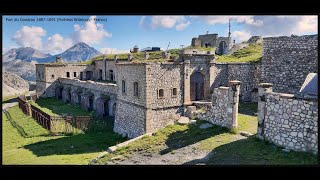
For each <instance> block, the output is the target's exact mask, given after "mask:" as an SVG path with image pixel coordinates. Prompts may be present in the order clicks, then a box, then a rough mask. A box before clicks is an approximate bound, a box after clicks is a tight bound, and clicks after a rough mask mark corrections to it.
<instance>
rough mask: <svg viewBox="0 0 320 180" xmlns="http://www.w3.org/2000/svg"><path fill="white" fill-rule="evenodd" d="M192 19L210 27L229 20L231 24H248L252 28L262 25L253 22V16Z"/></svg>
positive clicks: (260, 22) (259, 22) (258, 21)
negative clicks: (203, 22)
mask: <svg viewBox="0 0 320 180" xmlns="http://www.w3.org/2000/svg"><path fill="white" fill-rule="evenodd" d="M193 18H200V19H201V20H203V21H205V22H206V23H207V24H210V25H215V24H226V23H228V22H229V19H230V20H231V21H233V22H237V23H243V24H250V25H253V26H261V25H263V22H262V21H260V20H255V19H254V16H193Z"/></svg>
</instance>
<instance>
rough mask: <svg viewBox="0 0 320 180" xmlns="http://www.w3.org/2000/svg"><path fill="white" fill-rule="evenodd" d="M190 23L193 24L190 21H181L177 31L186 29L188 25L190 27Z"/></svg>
mask: <svg viewBox="0 0 320 180" xmlns="http://www.w3.org/2000/svg"><path fill="white" fill-rule="evenodd" d="M190 24H191V22H190V21H187V22H185V23H180V24H178V25H176V30H177V31H182V30H184V29H185V28H186V27H188V26H189V25H190Z"/></svg>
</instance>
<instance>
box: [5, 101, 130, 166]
mask: <svg viewBox="0 0 320 180" xmlns="http://www.w3.org/2000/svg"><path fill="white" fill-rule="evenodd" d="M8 112H9V113H10V115H11V117H12V118H13V119H15V121H17V122H20V121H26V122H28V123H23V124H20V125H21V127H22V128H23V129H24V130H25V131H27V129H34V130H33V133H34V134H41V132H43V131H45V130H44V129H41V127H40V126H39V125H38V124H37V123H32V122H30V118H29V117H27V116H25V115H24V114H23V113H22V111H21V110H20V109H16V108H15V107H14V108H12V109H10V110H9V111H8ZM16 118H19V119H16ZM2 119H3V120H2V127H3V132H2V133H3V134H2V157H3V164H6V165H8V164H11V165H12V164H34V165H36V164H88V162H89V160H91V159H92V158H94V157H96V156H97V155H98V154H99V153H101V152H103V151H105V150H106V148H107V147H109V146H113V145H115V144H118V143H120V142H123V141H124V138H121V137H120V136H118V135H116V134H115V133H113V132H112V129H111V128H110V129H105V130H103V131H100V132H96V133H89V134H79V135H74V136H38V137H31V138H25V137H23V136H22V135H21V134H20V133H19V131H18V130H17V128H15V127H14V126H12V124H11V123H10V121H9V120H8V118H7V117H6V115H5V114H4V113H2Z"/></svg>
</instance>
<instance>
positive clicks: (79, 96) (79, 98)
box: [78, 94, 81, 104]
mask: <svg viewBox="0 0 320 180" xmlns="http://www.w3.org/2000/svg"><path fill="white" fill-rule="evenodd" d="M78 104H81V95H80V94H78Z"/></svg>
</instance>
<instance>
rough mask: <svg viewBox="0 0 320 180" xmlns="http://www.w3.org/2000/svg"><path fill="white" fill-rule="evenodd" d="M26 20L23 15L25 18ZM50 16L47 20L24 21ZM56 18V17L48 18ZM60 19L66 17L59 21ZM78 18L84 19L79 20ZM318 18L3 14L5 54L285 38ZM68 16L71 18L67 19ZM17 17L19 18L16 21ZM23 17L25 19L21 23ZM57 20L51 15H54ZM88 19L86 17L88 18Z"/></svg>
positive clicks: (314, 29) (307, 30)
mask: <svg viewBox="0 0 320 180" xmlns="http://www.w3.org/2000/svg"><path fill="white" fill-rule="evenodd" d="M21 18H22V19H21ZM27 18H29V19H35V20H37V19H36V18H45V21H25V20H26V19H27ZM49 18H55V21H49ZM58 18H60V19H64V21H59V22H57V20H58ZM74 18H78V19H80V20H81V21H75V19H74ZM317 18H318V17H317V16H3V18H2V23H3V26H2V27H3V35H2V37H3V42H2V47H3V53H4V52H6V51H8V50H9V49H11V48H17V47H33V48H35V49H38V50H40V51H42V52H46V53H50V54H52V55H53V54H58V53H61V52H63V51H65V50H66V49H68V48H70V47H71V46H72V45H74V44H75V43H78V42H85V43H87V44H88V45H90V46H92V47H94V48H96V49H97V50H99V51H100V52H102V53H121V52H128V51H129V49H130V48H132V47H133V46H134V45H138V46H139V47H140V48H144V47H148V46H157V47H161V48H163V49H166V48H167V46H168V43H169V42H170V47H169V49H171V48H179V47H181V45H184V46H188V45H190V43H191V39H192V38H193V37H197V36H198V35H199V34H206V33H207V31H208V32H209V33H217V34H218V35H219V36H227V34H228V21H229V19H230V20H231V35H232V37H233V38H234V39H235V40H236V43H238V42H242V41H246V40H248V39H249V38H250V37H251V36H253V35H259V36H264V37H267V36H283V35H291V34H295V35H305V34H317V33H318V19H317ZM67 19H68V21H67ZM15 20H17V21H15ZM21 20H22V21H21ZM51 20H52V19H51ZM84 20H86V21H84Z"/></svg>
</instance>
